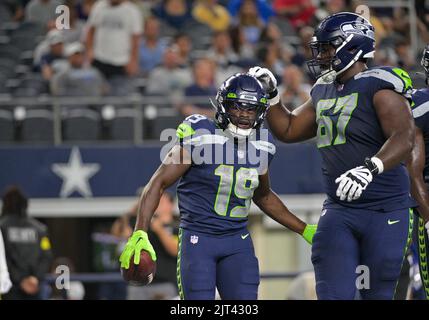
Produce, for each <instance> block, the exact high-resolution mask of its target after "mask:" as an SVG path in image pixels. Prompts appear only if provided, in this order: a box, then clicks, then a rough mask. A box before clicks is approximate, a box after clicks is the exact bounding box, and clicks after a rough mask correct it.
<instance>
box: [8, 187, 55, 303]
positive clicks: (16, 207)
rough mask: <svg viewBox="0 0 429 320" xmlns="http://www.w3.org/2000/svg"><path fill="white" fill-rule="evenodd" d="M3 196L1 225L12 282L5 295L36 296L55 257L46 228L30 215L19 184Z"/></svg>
mask: <svg viewBox="0 0 429 320" xmlns="http://www.w3.org/2000/svg"><path fill="white" fill-rule="evenodd" d="M2 200H3V205H2V217H1V219H0V229H1V232H2V234H3V237H4V244H5V249H6V261H7V265H8V268H9V273H10V278H11V280H12V284H13V286H12V289H11V290H10V291H9V292H8V293H7V294H5V295H4V298H5V299H13V300H15V299H23V300H27V299H37V298H38V294H39V291H40V284H41V282H42V281H43V278H44V276H45V274H46V273H47V272H48V271H49V266H50V264H51V260H52V253H51V244H50V241H49V238H48V235H47V228H46V226H45V225H43V224H41V223H40V222H38V221H36V220H34V219H32V218H30V217H28V216H27V205H28V199H27V197H26V196H25V195H24V194H23V193H22V192H21V190H20V189H19V188H18V187H9V188H8V189H7V190H6V192H5V193H4V195H3V199H2Z"/></svg>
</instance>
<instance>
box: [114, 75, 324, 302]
mask: <svg viewBox="0 0 429 320" xmlns="http://www.w3.org/2000/svg"><path fill="white" fill-rule="evenodd" d="M268 106H269V105H268V100H267V95H266V93H265V91H264V89H263V87H262V84H261V83H260V82H259V81H258V80H257V79H256V78H255V77H253V76H250V75H247V74H236V75H234V76H232V77H230V78H228V79H227V80H226V81H225V82H224V83H223V85H222V86H221V87H220V89H219V90H218V93H217V96H216V106H215V107H216V109H217V113H216V117H215V119H214V120H211V119H208V118H206V117H205V116H202V115H198V114H197V115H192V116H190V117H188V118H186V119H185V121H184V122H183V123H182V124H181V125H180V126H179V127H178V129H177V136H178V140H179V141H178V144H177V145H176V146H174V147H173V148H172V149H171V151H170V152H169V154H168V155H167V157H166V159H170V160H176V161H169V162H168V163H167V161H164V162H163V164H161V166H160V167H159V168H158V170H157V171H156V172H155V174H154V175H153V176H152V178H151V180H150V181H149V183H148V184H147V186H146V187H145V189H144V191H143V193H142V196H141V199H140V208H139V214H138V218H137V222H136V226H135V232H134V234H133V235H132V236H131V237H130V239H129V241H128V243H127V244H126V246H125V248H124V251H123V253H122V255H121V257H120V261H121V267H123V268H129V264H130V263H135V264H138V263H139V257H140V252H141V250H147V251H148V252H149V253H150V254H151V256H152V259H154V260H155V259H156V254H155V252H154V250H153V248H152V246H151V244H150V242H149V239H148V236H147V230H148V227H149V223H150V220H151V217H152V214H153V212H154V210H155V209H156V207H157V206H158V202H159V199H160V196H161V194H162V193H163V191H164V190H165V189H166V188H168V187H169V186H170V185H172V184H173V183H175V182H176V181H177V180H179V179H180V181H179V183H178V186H177V194H178V201H179V210H180V217H181V223H180V231H179V253H178V261H177V278H178V288H179V293H180V297H181V298H182V299H191V300H194V299H207V300H209V299H214V298H215V289H216V288H217V289H218V291H219V293H220V296H221V297H222V299H256V298H257V294H258V286H259V268H258V260H257V258H256V257H255V253H254V248H253V244H252V240H251V236H250V234H249V231H248V230H247V220H248V214H249V208H250V204H251V200H253V201H254V203H255V204H256V205H257V206H258V207H259V208H260V209H261V210H262V211H263V212H265V213H266V214H267V215H268V216H270V217H271V218H273V219H274V220H276V221H277V222H279V223H281V224H282V225H284V226H286V227H288V228H289V229H291V230H293V231H295V232H297V233H299V234H301V235H302V236H303V237H304V238H305V239H306V240H307V241H308V242H309V243H311V241H312V237H313V234H314V232H315V230H316V227H315V226H314V225H306V224H305V223H304V222H303V221H301V220H300V219H298V218H297V217H296V216H295V215H293V214H292V213H291V212H290V211H289V210H288V209H287V208H286V207H285V205H284V204H283V203H282V201H281V200H280V199H279V197H278V196H277V195H276V194H275V193H274V192H273V191H272V190H271V188H270V182H269V173H268V166H269V163H270V161H271V159H272V158H273V156H274V153H275V145H274V144H273V140H272V137H271V136H270V135H269V133H268V130H267V129H263V128H262V127H261V126H262V123H263V121H264V119H265V115H266V111H267V108H268ZM133 255H134V259H133V261H130V260H131V259H132V256H133Z"/></svg>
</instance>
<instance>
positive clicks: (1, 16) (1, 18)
mask: <svg viewBox="0 0 429 320" xmlns="http://www.w3.org/2000/svg"><path fill="white" fill-rule="evenodd" d="M10 21H12V14H11V13H10V11H9V9H8V7H7V4H3V3H0V26H2V25H3V24H5V23H7V22H10Z"/></svg>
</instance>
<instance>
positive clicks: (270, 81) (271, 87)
mask: <svg viewBox="0 0 429 320" xmlns="http://www.w3.org/2000/svg"><path fill="white" fill-rule="evenodd" d="M247 73H248V74H249V75H251V76H253V77H255V78H256V79H258V80H259V81H260V82H261V83H262V86H263V87H264V90H265V91H266V92H267V93H268V95H269V98H270V100H273V98H275V97H276V96H278V90H277V80H276V77H275V76H274V74H273V73H272V72H271V71H270V70H268V69H267V68H261V67H252V68H250V69H249V71H248V72H247ZM277 102H278V101H277ZM270 104H273V103H271V101H270Z"/></svg>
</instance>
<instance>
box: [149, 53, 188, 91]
mask: <svg viewBox="0 0 429 320" xmlns="http://www.w3.org/2000/svg"><path fill="white" fill-rule="evenodd" d="M191 82H192V77H191V73H190V71H189V69H187V68H180V65H179V54H178V49H177V47H176V46H171V47H168V48H167V49H166V50H165V52H164V56H163V61H162V65H160V66H158V67H156V68H155V69H153V70H152V72H151V73H150V74H149V77H148V81H147V86H146V93H147V94H150V95H161V96H166V97H168V96H170V97H172V96H181V95H182V94H183V90H184V89H185V88H186V87H187V86H188V85H190V84H191Z"/></svg>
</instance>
